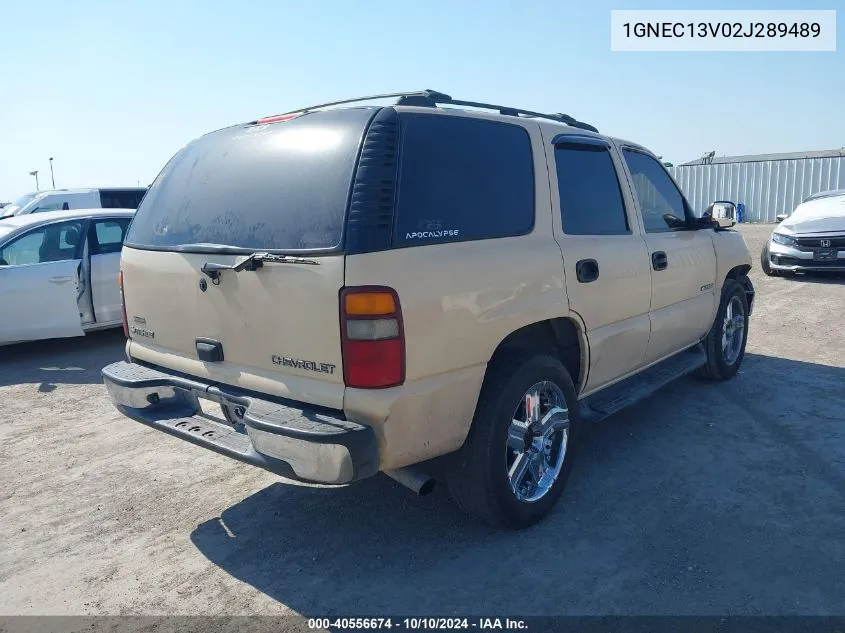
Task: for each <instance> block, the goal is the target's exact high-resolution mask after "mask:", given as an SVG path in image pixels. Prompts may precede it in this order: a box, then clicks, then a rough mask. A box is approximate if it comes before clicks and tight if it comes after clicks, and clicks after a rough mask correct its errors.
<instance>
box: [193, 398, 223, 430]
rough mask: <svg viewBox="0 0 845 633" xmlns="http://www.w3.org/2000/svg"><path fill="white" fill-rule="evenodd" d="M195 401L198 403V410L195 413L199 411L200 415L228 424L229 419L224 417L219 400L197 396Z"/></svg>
mask: <svg viewBox="0 0 845 633" xmlns="http://www.w3.org/2000/svg"><path fill="white" fill-rule="evenodd" d="M197 401H198V402H199V405H200V410H199V411H198V412H197V413H199V414H200V415H201V416H202V417H204V418H208V419H209V420H214V421H215V422H220V423H221V424H229V421H228V420H227V419H226V414H225V413H223V407H222V406H221V405H220V403H219V402H215V401H214V400H206V399H205V398H197Z"/></svg>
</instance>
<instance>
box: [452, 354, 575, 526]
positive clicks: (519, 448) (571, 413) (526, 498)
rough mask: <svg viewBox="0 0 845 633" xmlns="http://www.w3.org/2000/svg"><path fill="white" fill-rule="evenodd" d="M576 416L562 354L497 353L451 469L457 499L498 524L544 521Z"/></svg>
mask: <svg viewBox="0 0 845 633" xmlns="http://www.w3.org/2000/svg"><path fill="white" fill-rule="evenodd" d="M578 421H579V419H578V402H577V397H576V395H575V387H574V386H573V384H572V379H571V378H570V376H569V373H568V372H567V371H566V368H565V367H564V366H563V364H562V363H561V362H560V361H559V360H558V359H557V358H555V357H553V356H550V355H547V354H532V353H525V354H519V353H516V354H507V355H504V356H502V357H500V358H498V359H496V360H495V361H493V362H492V363H491V365H490V366H489V368H488V371H487V376H486V378H485V380H484V385H483V387H482V389H481V394H480V396H479V400H478V404H477V406H476V411H475V416H474V419H473V423H472V427H471V428H470V432H469V436H468V438H467V441H466V443H465V444H464V446H463V448H462V449H461V450H460V451H459V452H458V453H457V455H456V460H455V463H454V464H453V466H452V468H451V469H450V472H449V474H448V476H447V482H448V486H449V492H450V493H451V495H452V497H453V499H454V500H455V502H456V503H457V504H458V506H460V507H461V508H462V509H464V510H465V511H466V512H468V513H470V514H472V515H474V516H476V517H479V518H481V519H482V520H484V521H485V522H487V523H489V524H490V525H492V526H494V527H504V528H510V529H522V528H526V527H528V526H530V525H533V524H534V523H536V522H538V521H539V520H541V519H542V518H544V517H545V516H546V515H547V514H548V513H549V512H550V511H551V509H552V508H553V507H554V505H555V504H556V503H557V500H558V499H559V498H560V495H561V493H562V492H563V489H564V487H565V485H566V481H567V479H568V478H569V473H570V471H571V468H572V453H573V449H574V447H575V444H576V439H577V437H576V431H577V428H578Z"/></svg>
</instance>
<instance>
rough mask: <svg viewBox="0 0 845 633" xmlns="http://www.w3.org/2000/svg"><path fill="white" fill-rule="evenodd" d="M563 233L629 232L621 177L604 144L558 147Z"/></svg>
mask: <svg viewBox="0 0 845 633" xmlns="http://www.w3.org/2000/svg"><path fill="white" fill-rule="evenodd" d="M555 168H556V171H557V186H558V191H559V193H560V213H561V221H562V223H563V232H564V233H567V234H569V235H621V234H626V233H629V232H630V230H629V227H628V218H627V216H626V215H625V203H624V202H623V200H622V191H621V190H620V188H619V178H618V176H617V174H616V168H615V167H614V166H613V159H612V158H611V156H610V151H609V149H608V147H607V146H606V145H604V144H600V145H597V144H593V143H590V144H578V143H565V144H562V145H558V146H557V147H555Z"/></svg>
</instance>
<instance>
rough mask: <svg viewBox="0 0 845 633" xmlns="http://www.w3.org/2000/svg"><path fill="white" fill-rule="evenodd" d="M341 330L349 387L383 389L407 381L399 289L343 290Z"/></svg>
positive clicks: (370, 287)
mask: <svg viewBox="0 0 845 633" xmlns="http://www.w3.org/2000/svg"><path fill="white" fill-rule="evenodd" d="M340 327H341V332H340V337H341V345H342V352H343V382H344V383H345V384H346V386H347V387H356V388H359V389H383V388H385V387H395V386H397V385H401V384H402V383H403V382H404V381H405V332H404V327H403V324H402V310H401V308H400V306H399V296H398V295H397V294H396V291H395V290H393V289H392V288H383V287H380V286H365V287H359V288H344V289H343V290H341V293H340Z"/></svg>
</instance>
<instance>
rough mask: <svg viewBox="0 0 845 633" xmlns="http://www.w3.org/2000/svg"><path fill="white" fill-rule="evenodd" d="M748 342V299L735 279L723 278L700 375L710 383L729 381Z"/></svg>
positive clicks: (742, 287) (740, 284)
mask: <svg viewBox="0 0 845 633" xmlns="http://www.w3.org/2000/svg"><path fill="white" fill-rule="evenodd" d="M747 342H748V297H747V296H746V294H745V287H744V286H743V285H742V283H741V282H740V281H737V280H736V279H726V280H725V285H724V286H723V287H722V299H721V301H720V303H719V309H718V310H717V311H716V320H715V321H714V322H713V326H712V327H711V328H710V332H709V333H708V334H707V338H706V339H704V349H705V351H706V352H707V362H706V363H705V365H704V366H703V367H702V368H701V370H700V373H701V375H702V376H704V377H705V378H708V379H710V380H730V379H731V378H733V377H734V376H735V375H736V373H737V372H738V371H739V366H740V365H741V364H742V359H743V358H744V357H745V345H746V343H747Z"/></svg>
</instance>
